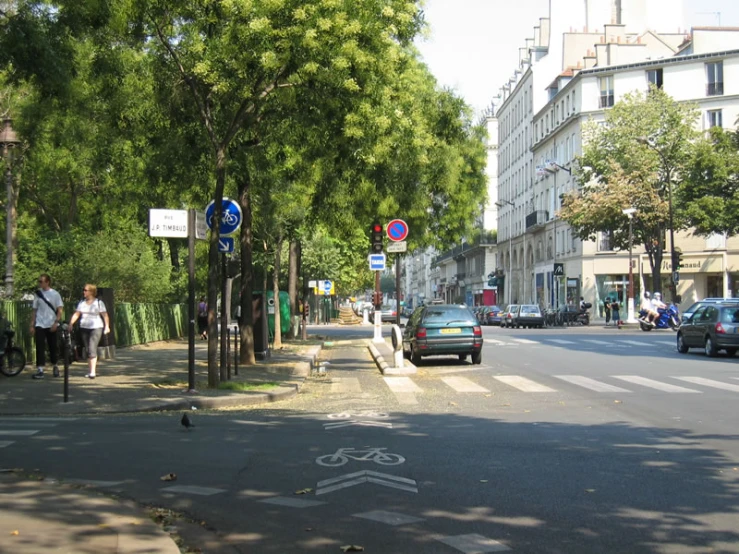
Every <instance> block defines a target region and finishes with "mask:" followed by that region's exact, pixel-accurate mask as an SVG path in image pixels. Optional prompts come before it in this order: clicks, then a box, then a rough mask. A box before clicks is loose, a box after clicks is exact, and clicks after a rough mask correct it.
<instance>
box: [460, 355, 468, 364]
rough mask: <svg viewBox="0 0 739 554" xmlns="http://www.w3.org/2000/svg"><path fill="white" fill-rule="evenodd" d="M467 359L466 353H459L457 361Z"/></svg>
mask: <svg viewBox="0 0 739 554" xmlns="http://www.w3.org/2000/svg"><path fill="white" fill-rule="evenodd" d="M466 359H467V354H460V355H459V361H460V362H464V361H465V360H466Z"/></svg>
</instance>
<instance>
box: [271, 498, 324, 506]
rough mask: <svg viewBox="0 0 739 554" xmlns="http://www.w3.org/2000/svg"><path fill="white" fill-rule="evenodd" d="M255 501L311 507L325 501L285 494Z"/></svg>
mask: <svg viewBox="0 0 739 554" xmlns="http://www.w3.org/2000/svg"><path fill="white" fill-rule="evenodd" d="M257 502H264V503H265V504H274V505H276V506H287V507H288V508H312V507H314V506H321V505H322V504H325V502H321V501H320V500H304V499H303V498H288V497H286V496H275V497H274V498H266V499H265V500H257Z"/></svg>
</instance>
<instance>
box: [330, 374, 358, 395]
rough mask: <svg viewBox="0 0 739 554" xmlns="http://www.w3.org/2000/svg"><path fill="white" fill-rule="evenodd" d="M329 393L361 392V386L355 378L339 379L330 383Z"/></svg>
mask: <svg viewBox="0 0 739 554" xmlns="http://www.w3.org/2000/svg"><path fill="white" fill-rule="evenodd" d="M331 392H338V393H352V392H362V385H360V384H359V379H357V378H356V377H340V378H334V379H333V380H332V381H331Z"/></svg>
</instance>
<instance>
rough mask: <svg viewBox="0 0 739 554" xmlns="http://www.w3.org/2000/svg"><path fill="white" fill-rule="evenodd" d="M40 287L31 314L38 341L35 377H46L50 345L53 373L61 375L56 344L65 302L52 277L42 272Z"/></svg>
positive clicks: (39, 279)
mask: <svg viewBox="0 0 739 554" xmlns="http://www.w3.org/2000/svg"><path fill="white" fill-rule="evenodd" d="M38 285H39V288H38V289H37V290H36V294H35V296H34V297H33V312H32V315H31V335H32V336H33V338H34V340H35V342H36V373H35V374H34V375H33V379H43V378H44V366H45V365H46V347H47V345H48V347H49V358H50V359H51V363H52V365H53V366H54V370H53V372H54V373H53V375H54V377H59V366H58V365H57V361H58V355H59V351H58V350H57V346H56V331H57V329H58V328H59V324H60V323H61V321H62V310H63V307H64V303H63V302H62V297H61V295H60V294H59V293H58V292H57V291H55V290H54V289H52V288H51V277H49V275H48V274H46V273H42V274H41V275H40V276H39V278H38Z"/></svg>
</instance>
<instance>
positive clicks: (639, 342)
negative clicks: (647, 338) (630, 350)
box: [618, 340, 654, 346]
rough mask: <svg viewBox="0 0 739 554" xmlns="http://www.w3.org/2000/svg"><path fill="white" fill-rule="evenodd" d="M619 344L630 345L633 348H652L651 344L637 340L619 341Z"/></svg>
mask: <svg viewBox="0 0 739 554" xmlns="http://www.w3.org/2000/svg"><path fill="white" fill-rule="evenodd" d="M618 342H620V343H621V344H631V345H633V346H654V344H652V343H651V342H642V341H639V340H619V341H618Z"/></svg>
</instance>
